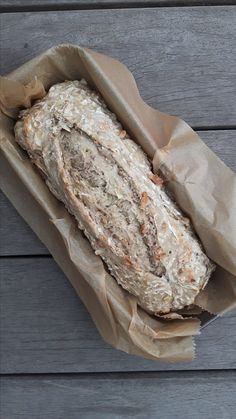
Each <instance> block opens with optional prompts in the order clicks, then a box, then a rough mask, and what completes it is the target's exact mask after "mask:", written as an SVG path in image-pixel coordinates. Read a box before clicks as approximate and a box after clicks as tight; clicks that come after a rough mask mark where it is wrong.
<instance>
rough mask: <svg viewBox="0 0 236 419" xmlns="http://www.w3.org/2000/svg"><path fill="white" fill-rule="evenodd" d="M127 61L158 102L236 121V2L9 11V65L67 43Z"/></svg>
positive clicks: (147, 95) (199, 118)
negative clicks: (155, 6)
mask: <svg viewBox="0 0 236 419" xmlns="http://www.w3.org/2000/svg"><path fill="white" fill-rule="evenodd" d="M67 42H68V43H74V44H80V45H82V46H88V47H90V48H94V49H95V50H98V51H101V52H104V53H106V54H110V55H112V56H113V57H115V58H118V59H119V60H121V61H122V62H124V63H125V64H126V65H127V66H128V67H129V68H130V70H131V71H132V72H133V74H134V76H135V78H136V80H137V83H138V86H139V89H140V93H141V95H142V96H143V98H144V99H145V100H146V101H147V102H148V103H149V104H150V105H152V106H154V107H157V108H159V109H160V110H162V111H164V112H168V113H172V114H176V115H179V116H180V117H182V118H183V119H185V120H187V121H188V122H189V123H190V124H191V125H193V126H195V127H196V126H197V127H200V126H201V127H202V126H211V127H212V126H227V125H231V126H233V125H235V121H236V106H235V93H236V84H235V68H236V7H234V6H228V7H196V8H195V7H193V8H191V7H186V8H184V7H182V8H168V9H167V8H144V9H121V10H118V9H116V10H91V11H89V10H88V11H86V10H85V11H71V12H69V11H67V12H66V11H63V12H38V13H9V14H4V13H3V14H2V15H1V50H0V54H1V71H2V73H7V72H9V71H10V70H13V69H14V68H16V67H17V66H19V65H20V64H22V63H24V62H25V61H27V60H28V59H30V58H32V57H33V56H35V55H36V54H39V53H40V52H42V51H44V50H46V49H47V48H49V47H51V46H53V45H55V44H59V43H67Z"/></svg>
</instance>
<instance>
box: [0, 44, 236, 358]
mask: <svg viewBox="0 0 236 419" xmlns="http://www.w3.org/2000/svg"><path fill="white" fill-rule="evenodd" d="M81 77H84V78H85V79H86V80H87V81H88V82H89V83H90V85H91V86H92V87H94V88H96V89H97V90H98V91H99V92H100V93H101V94H102V96H103V97H104V99H105V101H106V102H107V104H108V106H109V108H110V109H111V110H113V111H114V112H115V113H116V115H117V116H118V119H119V120H120V121H121V123H122V124H123V126H124V127H125V129H126V130H127V131H128V132H129V134H130V136H131V138H133V139H134V140H135V141H136V142H137V143H139V144H140V145H141V146H142V148H143V149H144V151H145V152H146V153H147V154H148V156H149V157H150V158H151V159H152V160H153V166H154V170H155V171H157V170H161V171H162V172H163V173H164V175H165V177H166V179H167V180H168V187H169V189H170V190H171V191H172V193H173V194H174V197H175V199H176V201H177V202H178V204H179V205H180V207H181V208H182V209H183V210H184V211H185V212H186V213H187V214H188V215H189V216H190V217H191V219H192V221H193V223H194V226H195V229H196V231H197V233H198V235H199V236H200V238H201V241H202V243H203V245H204V247H205V250H206V252H207V254H208V255H209V256H210V257H211V258H212V259H213V260H214V261H215V262H216V263H217V269H216V271H215V273H214V274H213V276H212V278H211V280H210V282H209V284H208V286H207V287H206V289H205V290H204V291H203V292H201V293H200V294H199V296H198V297H197V299H196V301H195V307H194V308H193V310H192V312H191V311H189V313H188V316H187V317H184V315H182V314H183V313H172V314H171V315H169V316H159V317H153V316H150V315H149V314H148V313H146V312H145V311H144V310H142V309H141V308H140V307H138V306H137V301H136V298H135V297H133V296H132V295H130V294H129V293H128V292H126V291H125V290H123V289H122V288H121V287H120V286H119V285H118V284H117V283H116V281H115V280H114V278H112V277H111V275H110V274H109V273H108V272H107V270H106V268H105V266H104V264H103V262H102V261H101V259H100V258H99V257H98V256H96V255H95V254H94V252H93V250H92V248H91V246H90V244H89V242H88V241H87V239H85V238H84V236H83V234H82V233H81V232H80V230H78V228H77V225H76V224H75V221H74V218H73V217H72V216H71V215H70V214H69V213H68V212H67V210H66V209H65V207H64V205H63V204H62V203H60V202H59V201H58V200H57V199H56V198H54V196H53V195H52V194H51V192H50V191H49V190H48V188H47V186H46V184H45V183H44V182H43V180H42V179H41V177H40V175H39V173H38V172H37V170H36V168H35V167H34V166H33V165H32V164H31V162H30V161H29V158H28V157H27V155H26V153H25V152H23V151H22V150H21V149H20V147H19V146H18V145H17V144H16V142H15V140H14V132H13V127H14V124H15V120H14V118H16V117H17V113H18V110H19V109H20V108H21V107H28V106H30V104H31V102H32V101H33V100H34V99H37V98H41V97H43V96H44V94H45V91H47V90H48V88H49V87H50V86H51V85H53V84H55V83H57V82H60V81H64V80H75V79H80V78H81ZM0 106H1V115H0V118H1V119H0V127H1V130H0V144H1V155H0V163H1V187H2V190H3V192H4V193H5V194H6V196H7V197H8V198H9V199H10V201H11V202H12V203H13V205H14V206H15V208H16V209H17V210H18V212H19V213H20V214H21V215H22V217H23V218H24V219H25V220H26V221H27V222H28V224H29V225H30V226H31V228H32V229H33V230H34V231H35V233H36V234H37V235H38V237H39V238H40V239H41V240H42V242H43V243H44V244H45V245H46V246H47V248H48V249H49V251H50V252H51V254H52V256H53V257H54V259H55V260H56V262H57V263H58V265H59V266H60V267H61V268H62V270H63V271H64V273H65V274H66V276H67V277H68V279H69V280H70V282H71V284H72V285H73V287H74V288H75V290H76V292H77V293H78V295H79V296H80V298H81V300H82V301H83V303H84V304H85V306H86V307H87V309H88V311H89V313H90V315H91V317H92V319H93V321H94V323H95V324H96V327H97V329H98V330H99V332H100V334H101V335H102V337H103V338H104V339H105V340H106V341H107V342H108V343H110V344H111V345H113V346H114V347H116V348H117V349H121V350H123V351H125V352H128V353H130V354H135V355H139V356H143V357H145V358H149V359H154V360H158V359H159V360H163V361H169V362H178V361H185V360H191V359H192V358H193V355H194V343H193V336H194V335H196V334H198V333H199V323H200V322H199V320H198V318H197V317H194V316H195V313H198V312H199V309H198V307H200V308H203V309H206V310H208V311H210V312H211V313H219V314H222V313H224V312H226V311H228V310H230V309H231V308H233V307H235V306H236V277H235V275H236V231H235V229H236V219H235V218H236V181H235V175H234V174H233V172H232V171H231V170H230V169H229V168H227V167H226V166H225V165H224V164H223V163H222V162H221V161H220V160H219V159H218V158H217V157H216V155H215V154H214V153H213V152H212V151H211V150H210V149H209V148H208V147H207V146H205V145H204V143H203V142H202V141H201V140H200V138H199V137H198V135H197V134H196V133H195V132H194V131H193V130H192V129H191V128H190V127H189V126H188V125H187V124H186V123H185V122H184V121H182V120H180V119H178V118H176V117H172V116H169V115H166V114H164V113H161V112H159V111H157V110H155V109H152V108H151V107H149V106H148V105H147V104H146V103H145V102H143V100H142V99H141V97H140V95H139V92H138V90H137V86H136V83H135V81H134V78H133V76H132V74H131V73H130V72H129V71H128V69H127V68H126V67H125V66H124V65H123V64H121V63H120V62H118V61H116V60H114V59H112V58H110V57H108V56H105V55H102V54H99V53H97V52H94V51H92V50H89V49H83V48H79V47H77V46H73V45H59V46H57V47H53V48H51V49H50V50H48V51H46V52H45V53H43V54H42V55H40V56H38V57H36V58H34V59H33V60H31V61H29V62H27V63H26V64H24V65H23V66H21V67H20V68H18V69H17V70H15V71H14V72H12V73H11V74H9V75H7V78H1V91H0ZM189 314H192V317H190V316H189Z"/></svg>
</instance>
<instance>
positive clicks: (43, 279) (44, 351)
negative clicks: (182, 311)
mask: <svg viewBox="0 0 236 419" xmlns="http://www.w3.org/2000/svg"><path fill="white" fill-rule="evenodd" d="M0 263H1V289H0V294H1V301H0V304H1V305H0V306H1V311H0V335H1V345H0V359H1V373H5V374H13V373H45V372H50V373H51V372H54V373H62V372H93V371H96V372H98V371H100V372H104V371H147V370H173V369H174V370H182V369H192V370H193V369H200V370H202V369H230V368H236V349H235V348H236V313H232V314H230V315H228V316H225V317H223V318H220V319H217V320H216V321H215V322H213V323H212V324H211V325H209V326H208V327H206V328H205V329H203V331H202V334H201V336H199V337H197V338H196V343H197V354H196V359H195V361H194V362H193V363H187V364H184V363H183V364H177V365H169V364H163V363H159V362H153V361H147V360H144V359H141V358H137V357H134V356H130V355H127V354H125V353H122V352H120V351H117V350H115V349H113V348H111V347H110V346H109V345H107V344H106V343H104V342H103V340H102V339H101V338H100V336H99V335H98V332H97V331H96V329H95V326H94V324H93V323H92V320H91V319H90V317H89V314H88V313H87V311H86V309H85V308H84V307H83V305H82V303H81V301H80V300H79V298H78V297H77V295H76V293H75V291H74V290H73V289H72V287H71V285H70V284H69V281H68V280H67V279H66V277H65V276H64V274H63V273H62V272H61V271H60V269H59V268H58V266H57V265H56V263H55V262H54V261H53V260H52V259H51V258H48V257H46V258H45V257H44V258H40V257H38V258H6V259H5V258H3V259H1V260H0Z"/></svg>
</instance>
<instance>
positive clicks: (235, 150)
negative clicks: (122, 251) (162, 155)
mask: <svg viewBox="0 0 236 419" xmlns="http://www.w3.org/2000/svg"><path fill="white" fill-rule="evenodd" d="M199 135H200V136H201V138H202V139H203V140H204V141H205V143H206V144H207V145H208V146H209V147H210V148H211V149H212V150H213V151H214V152H215V153H216V154H217V155H218V156H219V157H220V158H221V159H222V160H223V161H224V162H225V163H226V164H227V165H228V166H229V167H230V168H231V169H232V170H234V171H235V172H236V159H235V154H236V130H235V131H202V132H199ZM0 218H1V219H2V220H4V222H2V223H0V237H1V240H0V256H7V255H28V254H31V255H44V254H48V250H47V249H46V248H45V247H44V245H43V244H42V243H41V242H40V241H39V240H38V239H37V237H36V235H35V234H34V233H33V232H32V230H31V229H30V227H29V226H28V225H27V224H26V223H25V221H24V220H23V219H22V218H21V217H20V216H19V215H18V214H17V212H16V210H15V209H14V208H13V206H12V205H11V204H10V203H9V201H8V200H7V198H6V197H5V196H4V195H3V194H1V193H0ZM22 243H24V245H23V246H22Z"/></svg>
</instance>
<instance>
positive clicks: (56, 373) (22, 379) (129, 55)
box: [0, 0, 236, 419]
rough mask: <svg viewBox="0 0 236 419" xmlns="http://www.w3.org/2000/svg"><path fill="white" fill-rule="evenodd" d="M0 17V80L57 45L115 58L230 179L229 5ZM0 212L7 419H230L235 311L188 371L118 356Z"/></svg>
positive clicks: (234, 92)
mask: <svg viewBox="0 0 236 419" xmlns="http://www.w3.org/2000/svg"><path fill="white" fill-rule="evenodd" d="M190 3H191V6H190ZM184 4H185V5H188V7H183V5H184ZM206 4H209V5H208V6H206ZM210 4H211V5H213V6H210ZM218 4H221V5H223V6H221V7H219V6H216V5H218ZM227 4H234V5H232V6H230V5H227ZM195 6H197V7H195ZM1 11H2V15H1V44H0V47H1V73H2V74H5V73H7V72H9V71H11V70H13V69H15V68H16V67H18V66H19V65H21V64H22V63H24V62H25V61H27V60H29V59H30V58H32V57H34V56H35V55H38V54H39V53H40V52H42V51H44V50H46V49H47V48H49V47H51V46H53V45H55V44H59V43H67V42H68V43H74V44H79V45H81V46H88V47H91V48H93V49H95V50H97V51H100V52H104V53H107V54H110V55H112V56H113V57H115V58H118V59H119V60H121V61H122V62H124V63H125V64H126V65H127V66H128V67H129V68H130V70H131V71H132V72H133V74H134V76H135V78H136V80H137V84H138V87H139V89H140V92H141V95H142V96H143V98H144V99H145V100H146V102H147V103H149V104H150V105H152V106H154V107H156V108H158V109H160V110H162V111H164V112H168V113H171V114H176V115H178V116H180V117H181V118H183V119H185V120H186V121H187V122H188V123H189V124H191V125H192V126H193V127H194V128H195V129H196V130H197V131H198V132H199V133H200V135H201V137H202V139H203V140H204V141H205V142H206V143H207V145H208V146H209V147H210V148H212V149H213V150H214V151H215V153H216V154H217V155H218V156H219V157H220V158H221V159H222V160H223V161H224V162H225V163H226V164H228V166H229V167H231V168H232V169H233V170H236V100H235V97H236V2H235V1H231V2H226V1H223V0H222V1H208V2H207V1H201V0H199V1H194V0H192V1H191V2H188V1H187V0H186V1H178V0H176V1H171V0H163V1H156V2H154V1H149V0H143V1H138V0H137V1H133V0H129V1H126V2H125V1H115V0H100V1H98V2H97V1H95V0H90V1H89V0H88V1H87V0H80V1H79V0H78V1H76V0H71V1H66V0H64V1H63V0H58V1H53V0H48V1H44V0H28V1H27V0H13V1H10V0H1ZM0 208H1V231H0V237H1V243H0V257H1V260H0V262H1V311H0V325H1V344H0V355H1V374H2V377H1V383H2V384H1V407H0V412H1V414H2V418H4V419H19V418H22V419H36V418H37V419H38V418H48V419H60V418H61V419H78V418H81V419H84V418H85V419H106V418H107V419H118V418H127V419H129V418H138V419H141V418H152V419H156V418H163V419H175V418H177V419H185V418H210V419H211V418H212V419H218V418H219V419H221V418H222V419H223V418H225V419H226V418H227V419H229V418H234V417H235V414H236V401H235V390H236V373H235V368H236V314H235V313H231V314H229V315H227V316H226V317H224V318H221V319H218V320H217V321H215V322H214V323H212V324H211V325H209V326H208V327H207V328H206V329H205V330H204V331H203V332H202V334H201V336H199V337H198V338H197V339H196V343H197V354H196V359H195V360H194V361H193V362H192V363H190V364H178V365H165V364H162V363H157V362H151V361H147V360H144V359H141V358H136V357H133V356H128V355H126V354H124V353H121V352H119V351H117V350H114V349H113V348H111V347H109V346H108V345H107V344H106V343H104V342H103V341H102V339H101V338H100V336H99V335H98V333H97V331H96V329H95V326H94V325H93V323H92V321H91V319H90V317H89V315H88V313H87V312H86V310H85V308H84V307H83V305H82V303H81V302H80V301H79V299H78V298H77V296H76V295H75V292H74V290H73V289H72V288H71V286H70V284H69V282H68V280H67V279H66V278H65V276H64V275H63V273H62V272H61V271H60V269H59V268H58V267H57V265H56V264H55V262H54V261H53V260H52V258H51V256H50V255H49V254H48V251H47V249H46V248H45V247H44V246H43V244H42V243H40V241H39V240H38V239H37V237H36V236H35V235H34V233H33V232H32V231H31V230H30V228H29V227H28V226H27V225H26V224H25V222H24V221H23V220H22V219H21V218H20V216H19V215H18V214H17V213H16V211H15V209H14V208H13V207H12V205H11V204H10V203H9V202H8V200H7V199H6V198H5V197H4V196H3V195H1V201H0ZM22 243H24V245H23V246H22Z"/></svg>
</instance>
